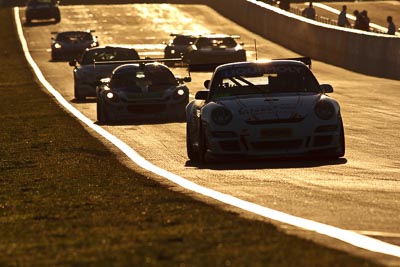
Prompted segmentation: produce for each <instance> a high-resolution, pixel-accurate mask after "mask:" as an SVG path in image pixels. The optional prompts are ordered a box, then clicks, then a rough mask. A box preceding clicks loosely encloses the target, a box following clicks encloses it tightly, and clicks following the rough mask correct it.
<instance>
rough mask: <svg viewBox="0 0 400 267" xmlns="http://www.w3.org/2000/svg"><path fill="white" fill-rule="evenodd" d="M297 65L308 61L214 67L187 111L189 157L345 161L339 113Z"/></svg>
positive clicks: (324, 90) (326, 89)
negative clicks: (311, 156)
mask: <svg viewBox="0 0 400 267" xmlns="http://www.w3.org/2000/svg"><path fill="white" fill-rule="evenodd" d="M299 60H307V58H301V59H296V60H289V59H286V60H270V61H255V62H238V63H230V64H225V65H221V66H219V67H217V68H216V69H215V71H214V73H213V75H212V78H211V80H209V81H206V82H205V85H206V88H207V90H203V91H199V92H197V93H196V96H195V100H194V101H192V102H190V103H189V105H188V106H187V108H186V116H187V117H186V119H187V139H186V140H187V154H188V157H189V158H190V159H191V160H195V161H196V160H202V161H208V160H212V159H225V160H229V159H234V158H242V157H252V158H269V157H287V156H298V155H308V154H314V153H316V154H317V155H325V156H328V157H333V158H338V157H342V156H344V154H345V138H344V129H343V123H342V117H341V114H340V107H339V104H338V102H337V101H335V100H334V99H332V98H331V97H329V96H328V95H327V93H332V92H333V88H332V86H331V85H329V84H321V85H320V84H319V82H318V81H317V79H316V78H315V76H314V75H313V73H312V72H311V70H310V69H309V68H308V67H307V65H305V64H304V63H303V62H300V61H299ZM308 60H309V59H308ZM310 64H311V61H310Z"/></svg>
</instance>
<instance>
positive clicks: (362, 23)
mask: <svg viewBox="0 0 400 267" xmlns="http://www.w3.org/2000/svg"><path fill="white" fill-rule="evenodd" d="M353 14H354V16H355V17H356V20H355V21H354V25H353V27H354V29H358V30H363V31H370V27H369V23H370V19H369V17H368V12H367V11H366V10H363V11H361V12H360V11H358V10H354V12H353ZM302 16H304V17H306V18H309V19H313V20H315V17H316V12H315V9H314V7H313V4H312V2H311V1H310V3H309V5H308V7H306V8H305V9H303V11H302ZM386 21H387V23H388V31H387V33H388V34H392V35H394V34H396V26H395V25H394V22H393V17H392V16H388V17H387V18H386ZM338 26H341V27H351V23H350V21H349V20H348V18H347V6H346V5H343V6H342V11H341V12H340V14H339V16H338Z"/></svg>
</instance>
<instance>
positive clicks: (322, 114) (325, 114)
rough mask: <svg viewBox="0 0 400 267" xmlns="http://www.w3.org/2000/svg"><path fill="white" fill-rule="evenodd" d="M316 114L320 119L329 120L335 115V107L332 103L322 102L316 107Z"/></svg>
mask: <svg viewBox="0 0 400 267" xmlns="http://www.w3.org/2000/svg"><path fill="white" fill-rule="evenodd" d="M315 114H317V116H318V118H320V119H323V120H329V119H331V118H332V117H333V116H334V114H335V107H334V106H333V104H332V103H331V102H330V101H327V100H320V101H319V102H318V103H317V104H316V105H315Z"/></svg>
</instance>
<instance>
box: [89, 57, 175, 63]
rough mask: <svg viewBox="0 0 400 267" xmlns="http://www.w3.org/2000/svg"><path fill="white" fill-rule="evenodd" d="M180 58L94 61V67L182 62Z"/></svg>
mask: <svg viewBox="0 0 400 267" xmlns="http://www.w3.org/2000/svg"><path fill="white" fill-rule="evenodd" d="M182 61H183V60H182V58H146V59H138V60H114V61H112V60H110V61H94V62H93V64H95V65H106V64H121V65H122V64H146V63H153V62H164V63H165V62H182Z"/></svg>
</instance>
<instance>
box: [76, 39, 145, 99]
mask: <svg viewBox="0 0 400 267" xmlns="http://www.w3.org/2000/svg"><path fill="white" fill-rule="evenodd" d="M139 59H140V58H139V54H138V53H137V51H136V50H135V49H133V48H129V47H123V46H104V47H96V48H91V49H87V50H86V51H85V52H84V53H83V55H82V57H81V59H79V60H72V61H71V62H70V65H71V66H73V67H74V70H73V73H74V96H75V99H76V100H78V101H82V100H85V98H86V97H95V96H96V86H97V85H98V83H99V82H100V80H101V79H102V78H107V77H110V76H111V72H112V71H113V70H114V69H115V68H116V67H118V66H119V65H122V64H125V63H126V62H127V61H132V60H139Z"/></svg>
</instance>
